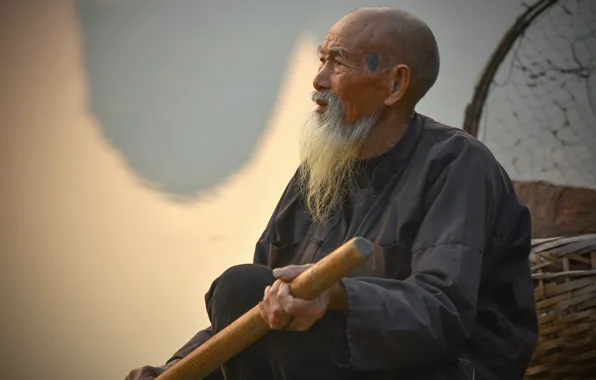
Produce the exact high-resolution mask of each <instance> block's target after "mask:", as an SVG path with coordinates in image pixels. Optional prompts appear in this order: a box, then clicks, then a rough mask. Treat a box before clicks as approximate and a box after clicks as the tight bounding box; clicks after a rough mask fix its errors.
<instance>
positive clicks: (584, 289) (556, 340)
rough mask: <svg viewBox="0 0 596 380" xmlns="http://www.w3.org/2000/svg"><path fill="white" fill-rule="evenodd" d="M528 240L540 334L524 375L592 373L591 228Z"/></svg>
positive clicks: (595, 366) (558, 379)
mask: <svg viewBox="0 0 596 380" xmlns="http://www.w3.org/2000/svg"><path fill="white" fill-rule="evenodd" d="M532 246H533V247H532V253H531V255H530V260H531V265H532V277H533V279H534V287H535V288H534V297H535V299H536V309H537V313H538V321H539V328H540V336H539V339H538V345H537V347H536V350H535V352H534V356H533V358H532V362H531V364H530V366H529V368H528V370H527V371H526V377H525V378H526V379H527V380H563V379H564V380H586V379H596V234H587V235H581V236H574V237H559V238H552V239H541V240H534V241H533V244H532Z"/></svg>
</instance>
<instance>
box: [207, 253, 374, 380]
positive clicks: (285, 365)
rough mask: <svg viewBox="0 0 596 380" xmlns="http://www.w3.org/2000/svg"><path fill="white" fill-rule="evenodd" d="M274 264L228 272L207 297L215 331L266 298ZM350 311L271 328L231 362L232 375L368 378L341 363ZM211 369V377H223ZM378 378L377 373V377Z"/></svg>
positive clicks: (251, 378) (260, 379)
mask: <svg viewBox="0 0 596 380" xmlns="http://www.w3.org/2000/svg"><path fill="white" fill-rule="evenodd" d="M274 281H275V278H274V277H273V274H272V271H271V269H270V268H268V267H265V266H261V265H253V264H247V265H239V266H235V267H232V268H230V269H228V270H227V271H225V272H224V273H223V274H222V275H221V276H220V277H219V278H218V279H217V280H215V281H214V282H213V284H212V285H211V288H210V289H209V292H208V293H207V295H206V296H205V300H206V302H207V312H208V314H209V319H210V320H211V326H212V328H213V332H214V333H217V332H219V331H221V330H222V329H223V328H225V327H226V326H227V325H229V324H230V323H232V322H233V321H234V320H236V319H237V318H238V317H240V316H241V315H242V314H244V313H245V312H247V311H248V310H249V309H251V308H252V307H254V306H255V305H257V304H258V303H259V301H261V300H262V299H263V293H264V290H265V287H266V286H268V285H271V284H273V282H274ZM345 326H346V320H345V316H344V314H342V313H339V312H328V313H327V315H326V316H325V317H324V318H322V319H321V320H319V321H318V322H317V323H315V325H314V326H313V327H311V329H310V330H308V331H306V332H291V331H272V332H270V333H269V334H267V335H266V336H265V337H264V338H262V339H261V340H259V341H258V342H256V343H255V344H253V345H252V346H250V347H249V348H248V349H246V350H245V351H244V352H242V353H240V354H239V355H238V356H236V357H235V358H233V359H231V360H230V361H229V362H228V363H226V364H225V365H224V366H223V368H222V370H221V372H223V375H224V376H225V378H226V379H227V380H299V379H300V380H302V379H307V380H334V379H342V380H343V379H346V380H349V379H363V378H369V377H368V376H365V377H363V376H362V374H360V376H359V375H358V374H357V373H354V372H353V371H349V370H347V369H344V368H342V367H340V366H339V365H338V364H336V363H346V362H347V357H348V346H347V342H346V338H345ZM221 375H222V374H219V373H218V374H215V373H214V374H212V375H211V376H209V378H210V379H211V378H221ZM373 378H374V377H373Z"/></svg>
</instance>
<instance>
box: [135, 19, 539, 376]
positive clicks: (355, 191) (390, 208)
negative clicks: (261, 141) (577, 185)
mask: <svg viewBox="0 0 596 380" xmlns="http://www.w3.org/2000/svg"><path fill="white" fill-rule="evenodd" d="M319 53H320V60H321V64H320V67H319V70H318V72H317V74H316V76H315V78H314V82H313V85H314V89H315V91H314V92H313V95H312V100H313V101H314V103H316V105H317V107H316V110H315V111H314V112H313V118H312V122H311V123H310V124H309V125H308V126H307V127H306V128H305V131H304V138H303V140H302V145H301V153H302V161H301V165H300V167H299V168H298V170H297V171H296V173H295V175H294V177H293V178H292V180H291V181H290V183H289V184H288V186H287V188H286V190H285V192H284V193H283V194H282V196H281V199H280V200H279V203H278V205H277V207H276V208H275V210H274V211H273V215H272V216H271V219H270V222H269V224H268V225H267V227H266V229H265V231H264V232H263V234H262V236H261V238H260V239H259V240H258V242H257V244H256V250H255V253H254V264H250V265H240V266H236V267H232V268H230V269H228V270H227V271H225V272H224V273H223V274H222V275H221V276H220V277H219V278H218V279H216V280H215V281H214V282H213V284H212V286H211V288H210V290H209V291H208V293H207V295H206V304H207V311H208V314H209V318H210V320H211V326H210V327H209V328H208V329H206V330H203V331H200V332H199V333H198V334H197V335H195V337H193V338H192V339H191V340H190V341H189V342H188V343H187V344H186V345H185V346H184V347H182V348H181V349H180V350H179V351H178V352H177V353H175V354H174V355H173V356H172V358H171V359H170V360H168V361H167V363H166V365H164V366H162V367H149V366H146V367H143V368H139V369H136V370H133V371H132V372H131V373H130V374H129V375H128V379H152V378H155V377H156V376H157V375H159V374H160V373H162V372H163V371H166V370H167V368H168V367H169V366H171V365H172V363H175V362H176V361H177V360H179V359H180V358H182V357H184V356H186V355H188V354H189V353H190V352H191V351H192V350H194V349H195V348H197V347H199V346H200V345H201V344H202V343H204V342H205V341H206V340H208V339H209V338H210V337H211V336H213V334H216V333H217V332H218V331H220V330H222V329H223V328H224V327H226V326H227V325H228V324H230V323H231V322H233V321H234V320H235V319H236V318H238V317H239V316H240V315H242V314H243V313H244V312H245V311H247V310H248V309H250V308H251V307H253V306H254V305H257V304H259V305H260V309H261V316H262V317H263V319H264V320H265V321H266V322H267V323H268V324H269V326H270V327H271V328H272V329H273V330H274V331H272V332H271V333H270V334H268V335H267V336H266V337H264V338H263V339H261V340H260V341H259V342H257V343H256V344H254V345H253V346H251V347H249V348H248V349H247V350H246V351H244V352H242V353H241V354H240V355H238V356H237V357H235V358H234V359H232V360H230V361H229V362H228V363H226V364H225V365H224V366H222V368H221V369H220V370H218V371H216V372H214V373H212V374H211V375H210V376H209V379H210V380H214V379H222V378H225V379H230V380H282V379H283V380H298V379H308V380H319V379H320V380H332V379H363V378H365V379H368V378H371V379H402V380H405V379H417V380H424V379H476V380H480V379H485V380H497V379H498V380H504V379H522V378H523V375H524V371H525V369H526V366H527V365H528V363H529V360H530V358H531V355H532V351H533V348H534V346H535V344H536V340H537V318H536V312H535V308H534V299H533V285H532V280H531V276H530V268H529V263H528V254H529V251H530V224H531V221H530V214H529V212H528V209H527V208H526V206H525V205H524V204H522V203H521V202H520V200H519V199H518V197H517V196H516V194H515V191H514V188H513V186H512V183H511V181H510V179H509V178H508V176H507V174H506V173H505V171H504V170H503V168H502V167H501V166H500V165H499V164H498V163H497V161H496V160H495V158H494V157H493V155H492V154H491V153H490V151H489V150H488V149H487V148H486V147H485V146H484V145H482V144H481V143H480V142H478V141H476V140H475V139H474V138H472V137H470V136H468V135H467V134H466V133H464V132H462V131H461V130H459V129H455V128H451V127H447V126H445V125H442V124H441V123H439V122H437V121H434V120H432V119H431V118H429V117H426V116H423V115H421V114H419V113H417V112H416V111H415V108H416V105H417V103H418V102H419V101H420V99H421V98H422V97H424V96H425V94H426V93H427V92H428V91H429V90H430V89H431V87H432V86H433V85H434V83H435V81H436V79H437V76H438V74H439V51H438V48H437V43H436V40H435V37H434V35H433V33H432V32H431V30H430V29H429V27H428V26H427V25H426V24H425V23H424V22H423V21H421V20H420V19H419V18H417V17H415V16H413V15H411V14H409V13H407V12H404V11H402V10H398V9H393V8H386V7H375V8H363V9H359V10H356V11H354V12H351V13H350V14H348V15H347V16H345V17H344V18H343V19H341V20H340V21H339V22H337V23H336V24H335V25H334V26H333V27H332V28H331V30H330V31H329V33H328V35H327V37H326V39H325V41H324V43H323V45H322V46H321V47H320V51H319ZM354 236H362V237H365V238H367V239H369V240H371V241H374V242H375V243H376V244H378V245H379V246H380V249H379V250H377V252H375V254H374V257H373V258H372V259H371V260H372V263H374V265H365V266H363V267H362V268H360V269H359V270H357V271H356V272H355V273H353V274H352V275H351V276H350V277H348V278H344V279H343V280H342V281H340V282H339V283H337V284H335V285H334V286H333V287H332V288H331V289H329V290H328V291H327V292H325V293H324V294H322V295H321V296H320V297H319V298H317V299H315V300H314V301H305V300H301V299H297V298H294V297H292V295H291V294H290V293H289V290H288V285H287V282H288V281H290V280H291V279H292V278H294V277H295V276H296V275H298V274H299V273H301V272H302V271H303V270H305V268H307V267H308V266H309V265H310V264H311V263H313V262H317V261H318V260H320V259H321V258H323V257H325V255H327V254H329V253H330V252H332V251H333V250H334V249H335V248H337V247H338V246H340V245H341V244H342V243H343V242H345V241H347V240H349V239H350V238H352V237H354ZM156 343H158V342H156Z"/></svg>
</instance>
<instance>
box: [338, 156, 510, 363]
mask: <svg viewBox="0 0 596 380" xmlns="http://www.w3.org/2000/svg"><path fill="white" fill-rule="evenodd" d="M463 150H464V151H463V152H461V151H460V152H458V153H460V154H459V155H457V157H456V158H455V159H453V160H452V161H451V162H450V163H449V164H447V165H445V166H444V168H443V169H442V170H441V171H440V174H438V175H437V176H436V179H435V180H433V181H432V183H430V184H429V185H428V191H427V192H426V194H425V195H423V197H422V198H423V199H422V205H421V209H422V210H423V215H424V216H423V218H422V220H421V222H420V224H419V229H418V232H417V234H416V237H415V239H414V241H413V244H412V247H411V275H410V276H409V277H408V278H407V279H405V280H404V281H398V280H391V279H379V278H346V279H344V280H342V282H343V284H344V285H345V288H346V291H347V295H348V304H349V309H348V311H347V338H348V344H349V347H350V357H349V362H348V363H347V365H348V367H351V368H354V369H358V370H389V369H399V368H407V367H414V366H421V365H425V364H430V363H432V362H435V361H438V360H441V359H443V358H446V357H448V356H449V355H451V354H453V352H454V351H455V350H457V348H458V347H460V346H461V345H462V344H463V342H464V341H465V340H466V338H467V337H469V335H470V333H471V331H472V329H473V328H474V323H475V318H476V307H477V304H476V301H477V294H478V289H479V282H480V273H481V265H482V260H483V251H484V244H485V241H486V239H487V235H488V234H489V233H490V230H491V225H492V224H493V220H494V215H495V211H496V208H497V202H498V195H497V194H496V190H495V189H496V188H497V187H498V186H496V185H495V183H498V182H499V178H500V177H498V174H497V172H496V171H495V167H496V164H495V163H493V162H492V161H491V160H489V159H487V156H486V155H487V153H486V152H485V151H483V150H481V148H479V147H477V146H471V147H466V146H465V147H463Z"/></svg>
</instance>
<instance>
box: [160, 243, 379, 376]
mask: <svg viewBox="0 0 596 380" xmlns="http://www.w3.org/2000/svg"><path fill="white" fill-rule="evenodd" d="M373 251H374V244H373V243H371V242H369V241H368V240H366V239H363V238H354V239H352V240H350V241H348V242H346V243H345V244H343V245H342V246H340V247H339V248H337V249H336V250H335V251H333V252H332V253H330V254H329V255H328V256H326V257H325V258H323V259H322V260H321V261H319V262H317V263H316V264H315V265H313V266H312V267H310V268H309V269H308V270H306V271H304V272H302V273H301V274H300V275H299V276H298V277H296V278H295V279H294V280H293V281H292V282H291V283H290V293H291V294H292V295H293V296H295V297H297V298H302V299H307V300H308V299H314V298H316V297H317V296H318V295H319V294H321V293H322V292H323V291H325V290H327V289H328V288H330V287H331V286H332V285H333V284H335V283H336V282H338V281H339V280H341V279H342V278H343V277H345V276H347V275H349V274H350V273H351V272H352V271H353V270H354V269H356V268H357V267H358V266H360V265H361V264H362V263H364V261H366V259H367V258H368V257H369V256H370V255H371V254H372V252H373ZM268 332H269V326H268V325H267V324H266V323H265V321H263V319H262V318H261V314H260V311H259V306H258V305H256V306H255V307H254V308H252V309H251V310H249V311H248V312H246V313H245V314H244V315H242V316H241V317H240V318H238V319H237V320H235V321H234V322H233V323H231V324H230V325H228V326H227V327H226V328H225V329H223V330H221V331H220V332H219V333H218V334H215V335H214V336H213V337H211V339H209V340H208V341H207V342H205V343H203V344H202V345H201V346H200V347H198V348H197V349H196V350H194V351H193V352H191V353H190V354H189V355H187V356H186V357H184V358H183V359H182V360H180V361H179V362H177V363H176V364H174V365H173V366H172V367H171V368H169V369H168V370H167V371H165V372H164V373H163V374H161V375H160V376H158V377H157V379H156V380H187V379H188V380H190V379H193V380H197V379H203V378H204V377H206V376H207V375H209V374H210V373H211V372H213V371H215V370H216V369H218V368H219V367H220V366H221V365H223V364H224V363H226V362H227V361H228V360H230V359H231V358H233V357H234V356H236V355H237V354H239V353H240V352H242V351H243V350H244V349H246V348H247V347H248V346H250V345H251V344H253V343H254V342H256V341H257V340H259V339H260V338H262V337H263V336H265V334H267V333H268Z"/></svg>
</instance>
